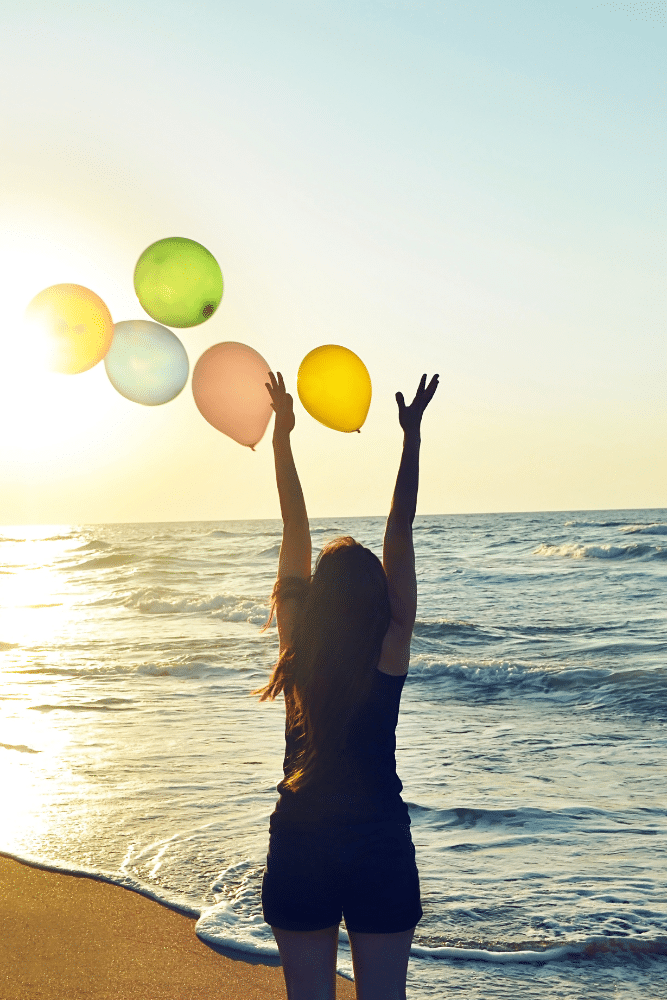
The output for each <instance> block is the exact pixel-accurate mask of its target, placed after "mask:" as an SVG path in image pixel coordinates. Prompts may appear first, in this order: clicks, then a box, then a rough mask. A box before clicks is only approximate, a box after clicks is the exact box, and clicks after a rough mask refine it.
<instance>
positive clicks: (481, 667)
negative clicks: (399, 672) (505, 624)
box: [410, 654, 667, 712]
mask: <svg viewBox="0 0 667 1000" xmlns="http://www.w3.org/2000/svg"><path fill="white" fill-rule="evenodd" d="M410 676H411V677H413V678H414V679H415V681H417V680H419V681H426V682H427V683H428V684H433V682H434V681H438V682H441V683H445V684H446V683H451V684H453V685H456V686H459V685H461V684H465V685H466V686H469V687H474V688H479V689H481V690H482V691H485V692H486V693H489V694H491V693H495V692H503V693H507V692H510V691H517V692H518V691H528V692H531V691H532V692H534V693H536V694H537V693H542V694H553V693H556V692H558V691H564V692H568V691H569V692H573V693H574V694H577V693H578V694H580V695H581V696H583V697H588V696H590V694H591V693H592V692H593V691H595V693H596V696H603V697H605V698H606V701H607V703H609V704H611V703H615V702H617V701H618V702H620V703H621V704H622V705H623V707H624V708H632V707H633V706H634V707H635V708H639V707H641V708H642V710H646V709H647V707H650V706H651V705H653V708H654V709H655V711H658V712H660V711H662V712H664V711H665V705H667V667H654V668H652V669H650V670H642V669H632V668H631V669H628V670H612V669H611V668H609V667H584V668H581V667H566V668H563V667H559V666H555V665H553V666H545V665H544V664H537V663H535V664H532V663H521V662H518V661H512V660H493V659H484V660H460V659H458V660H433V659H431V658H430V657H429V658H427V657H426V656H424V655H423V654H417V655H416V656H414V657H412V658H411V660H410Z"/></svg>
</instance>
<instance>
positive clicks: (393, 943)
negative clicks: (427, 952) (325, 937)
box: [290, 927, 415, 1000]
mask: <svg viewBox="0 0 667 1000" xmlns="http://www.w3.org/2000/svg"><path fill="white" fill-rule="evenodd" d="M347 933H348V936H349V938H350V948H351V950H352V964H353V966H354V985H355V988H356V991H357V1000H405V980H406V977H407V974H408V959H409V957H410V946H411V945H412V938H413V935H414V933H415V928H414V927H413V928H411V930H409V931H399V932H398V933H397V934H360V933H359V932H358V931H348V932H347ZM332 996H333V994H332ZM290 1000H291V997H290Z"/></svg>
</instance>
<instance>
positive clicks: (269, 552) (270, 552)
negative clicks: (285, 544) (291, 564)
mask: <svg viewBox="0 0 667 1000" xmlns="http://www.w3.org/2000/svg"><path fill="white" fill-rule="evenodd" d="M257 555H258V556H279V555H280V542H278V543H277V544H276V545H270V546H269V548H268V549H262V551H261V552H258V553H257Z"/></svg>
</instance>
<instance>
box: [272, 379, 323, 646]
mask: <svg viewBox="0 0 667 1000" xmlns="http://www.w3.org/2000/svg"><path fill="white" fill-rule="evenodd" d="M269 378H270V379H271V383H270V384H269V383H268V382H267V383H266V388H267V389H268V390H269V395H270V396H271V406H272V408H273V410H274V411H275V414H276V422H275V425H274V428H273V455H274V459H275V463H276V483H277V485H278V496H279V497H280V512H281V514H282V516H283V540H282V544H281V546H280V558H279V560H278V576H277V579H276V585H277V586H278V588H279V586H280V583H281V581H283V580H285V579H287V577H290V576H296V577H299V578H300V579H303V580H308V579H310V572H311V559H312V545H311V540H310V525H309V524H308V515H307V514H306V504H305V501H304V499H303V491H302V489H301V483H300V482H299V476H298V474H297V471H296V466H295V464H294V456H293V455H292V445H291V443H290V434H291V432H292V430H293V429H294V409H293V403H294V401H293V399H292V397H291V396H290V394H289V393H288V392H286V390H285V383H284V381H283V377H282V375H281V374H280V372H278V378H277V379H276V377H275V375H274V374H273V372H269ZM294 611H295V608H294V601H292V600H285V601H282V600H281V599H280V595H279V590H278V599H277V603H276V616H277V619H278V634H279V636H280V646H281V649H282V648H283V647H284V646H286V645H288V644H289V640H290V637H291V633H292V627H293V624H294V617H295V616H294Z"/></svg>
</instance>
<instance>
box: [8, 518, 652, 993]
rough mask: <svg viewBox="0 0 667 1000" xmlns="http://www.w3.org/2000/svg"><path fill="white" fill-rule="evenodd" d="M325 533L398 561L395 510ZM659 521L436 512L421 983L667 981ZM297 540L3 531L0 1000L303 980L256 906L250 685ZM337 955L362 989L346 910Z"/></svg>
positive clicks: (421, 775) (274, 647) (423, 533)
mask: <svg viewBox="0 0 667 1000" xmlns="http://www.w3.org/2000/svg"><path fill="white" fill-rule="evenodd" d="M310 527H311V533H312V537H313V552H314V553H317V552H319V550H320V549H321V547H322V545H323V544H324V543H325V542H326V541H327V540H329V539H331V538H334V537H337V536H340V535H345V534H350V535H352V537H355V538H358V539H359V540H361V541H363V543H364V544H366V545H368V546H370V547H371V549H372V550H373V551H374V552H376V553H381V552H382V542H383V533H384V528H385V519H384V518H381V517H378V518H356V519H355V518H350V519H336V520H330V519H312V520H311V525H310ZM666 537H667V511H663V510H660V511H641V510H633V511H604V512H590V511H588V512H576V511H569V512H551V513H538V514H531V513H527V514H502V515H500V514H497V515H496V514H491V515H479V516H478V515H474V516H473V515H469V516H468V515H465V516H463V515H461V516H455V515H451V516H445V515H442V516H433V517H431V516H421V515H418V516H417V517H416V518H415V524H414V540H415V555H416V561H417V565H418V567H419V601H418V614H417V621H416V622H415V629H414V634H413V640H412V645H411V658H410V671H409V674H408V677H407V679H406V682H405V686H404V689H403V693H402V696H401V705H400V712H399V717H398V724H397V727H396V768H397V774H398V776H399V778H400V780H401V783H402V785H403V789H402V797H403V800H404V801H405V803H406V805H407V807H408V810H409V813H410V821H411V827H410V830H411V836H412V839H413V843H414V845H415V851H416V859H417V867H418V870H419V878H420V889H421V898H422V907H423V910H424V916H423V918H422V920H421V921H420V922H419V924H418V926H417V929H416V932H415V937H414V941H413V945H412V950H411V953H410V961H409V964H408V971H407V995H408V997H409V998H410V1000H426V998H429V997H433V996H438V997H439V996H451V995H457V992H458V993H460V994H461V995H464V996H465V997H466V1000H487V998H488V997H489V996H492V997H494V1000H516V997H517V996H521V997H522V1000H541V998H543V997H545V996H549V997H552V996H553V997H558V996H562V997H567V1000H607V998H608V997H610V996H616V995H619V991H622V995H623V997H624V1000H646V998H647V997H650V998H651V1000H658V998H660V1000H667V976H666V974H665V970H666V968H667V965H666V960H667V908H666V905H665V898H666V895H665V890H666V886H667V852H666V851H665V847H664V845H665V843H667V838H666V836H665V835H666V833H667V810H666V809H665V799H664V792H663V787H664V778H663V771H664V764H663V762H664V759H665V752H666V749H667V743H666V733H667V729H666V728H665V722H666V721H667V714H666V710H665V705H667V674H666V673H665V669H664V664H665V650H666V649H667V614H666V612H665V608H666V607H667V603H666V602H665V568H666V567H667V545H665V539H666ZM281 538H282V522H280V521H278V520H276V519H273V520H267V521H241V522H198V521H195V522H183V523H169V524H163V523H161V522H156V523H154V524H143V523H142V524H109V525H42V526H35V527H33V528H29V529H26V528H25V527H20V526H5V527H4V529H3V530H2V532H0V556H1V558H2V566H1V568H2V573H1V574H0V651H2V659H1V661H0V676H1V678H2V697H0V773H1V774H2V794H3V798H2V806H3V808H2V809H1V810H0V857H1V856H5V857H7V858H8V861H6V862H4V863H3V869H2V872H3V873H5V877H4V878H3V884H4V886H5V888H4V890H3V891H4V893H5V902H4V904H3V905H4V915H5V916H4V923H5V924H7V922H8V921H9V923H10V925H11V928H12V930H11V935H10V936H9V937H8V936H7V931H5V934H4V935H3V936H2V937H3V941H4V944H3V947H4V949H5V956H7V955H8V956H9V964H8V965H7V971H6V974H5V976H4V979H0V982H3V983H4V989H5V992H4V993H3V991H2V988H0V1000H2V997H3V996H6V997H8V998H12V997H21V1000H32V997H35V996H37V997H39V996H44V997H48V996H49V995H51V996H59V997H70V996H72V997H76V996H77V995H80V996H105V995H106V994H105V992H104V990H107V993H108V994H109V995H111V993H113V996H114V997H121V998H122V996H123V995H127V996H133V995H134V996H141V997H142V998H145V1000H151V998H152V997H165V996H174V995H176V996H179V997H188V996H189V995H190V996H191V995H195V996H197V997H202V998H205V997H213V996H218V995H220V988H221V987H222V990H223V995H229V994H230V992H231V995H234V996H239V997H251V996H253V995H257V993H253V992H252V990H253V989H254V988H255V986H253V984H259V985H257V989H258V990H259V992H261V995H262V996H269V997H270V996H285V992H284V990H285V987H284V983H283V977H282V972H281V968H280V956H279V954H278V949H277V947H276V943H275V939H274V937H273V934H272V933H271V928H270V927H269V926H268V925H267V924H266V922H265V920H264V918H263V910H262V900H261V891H262V881H263V872H264V868H265V864H266V857H267V850H268V845H269V826H270V817H271V814H272V812H273V810H274V808H275V805H276V800H277V796H278V793H277V785H278V783H279V781H280V780H281V778H282V777H283V763H284V751H285V707H284V700H283V698H282V696H279V698H277V699H276V701H275V702H264V703H262V704H259V703H258V701H257V698H256V697H249V692H250V691H252V690H253V689H255V688H257V687H259V686H260V685H261V684H263V683H265V682H266V680H267V679H268V677H269V675H270V671H271V669H272V666H273V664H274V663H275V660H276V655H277V651H278V636H277V630H276V625H275V619H274V622H273V624H272V626H271V628H270V629H268V630H267V631H265V632H262V631H261V628H262V626H263V625H264V623H265V622H266V621H267V618H268V613H269V595H270V593H271V588H272V586H273V583H274V581H275V574H276V565H277V561H278V558H279V554H280V545H281ZM17 862H23V863H24V867H21V866H20V865H18V864H17ZM26 866H32V867H26ZM19 878H21V880H22V882H21V884H19V883H18V882H17V879H19ZM37 880H39V881H37ZM23 883H25V885H23ZM58 886H59V887H61V888H60V890H58V889H57V888H56V887H58ZM64 887H66V888H64ZM75 893H76V896H75V895H74V894H75ZM79 895H81V899H80V900H79ZM31 899H32V900H33V902H32V903H31V902H30V900H31ZM111 900H114V902H113V903H111V902H110V901H111ZM121 907H122V910H121ZM47 909H48V912H46V910H47ZM85 912H89V914H90V915H89V917H85V916H84V914H85ZM121 913H122V914H123V915H122V917H119V916H118V915H119V914H121ZM47 956H51V957H47ZM167 960H168V961H167ZM255 963H257V964H255ZM337 971H338V973H339V976H340V977H342V978H339V980H338V986H339V988H338V993H339V996H340V997H345V996H347V995H349V996H354V993H353V988H354V984H353V982H352V975H353V966H352V956H351V952H350V947H349V938H348V935H347V930H346V925H345V920H344V919H343V921H341V926H340V936H339V949H338V964H337ZM21 976H23V979H21V978H20V977H21ZM28 976H34V977H35V978H34V980H33V981H32V982H31V985H28V979H27V978H26V977H28ZM138 976H141V977H143V978H142V979H141V981H140V983H139V984H138V985H137V983H138V980H137V977H138ZM8 977H9V978H8ZM17 977H19V978H17ZM62 977H68V978H65V979H63V978H62ZM226 977H232V978H231V980H229V979H227V978H226ZM241 977H242V979H243V984H242V986H241V984H240V978H241ZM237 980H238V981H237ZM204 981H206V983H207V985H210V988H205V987H204V985H202V984H203V982H204ZM183 982H184V983H185V984H186V986H185V987H183V986H182V983H183ZM148 983H150V985H147V984H148ZM37 984H39V985H38V987H37ZM93 988H94V990H96V991H97V992H91V989H93ZM48 990H52V991H55V992H51V993H49V992H48ZM77 990H78V993H77ZM123 990H125V991H126V992H125V994H124V993H123ZM132 990H134V991H135V992H134V993H132V992H131V991H132ZM188 990H190V991H191V992H190V993H188ZM276 991H278V992H276Z"/></svg>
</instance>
